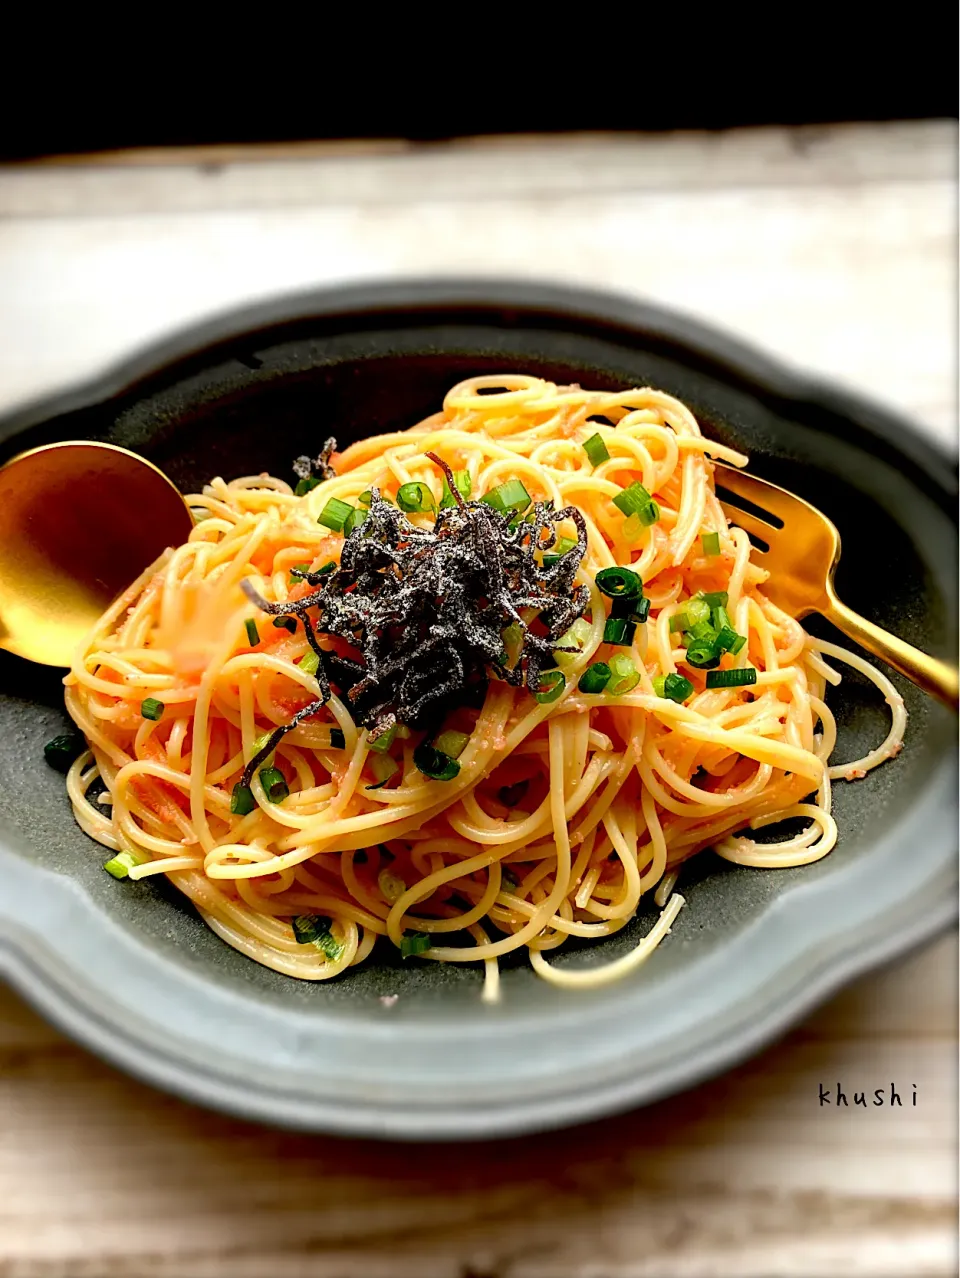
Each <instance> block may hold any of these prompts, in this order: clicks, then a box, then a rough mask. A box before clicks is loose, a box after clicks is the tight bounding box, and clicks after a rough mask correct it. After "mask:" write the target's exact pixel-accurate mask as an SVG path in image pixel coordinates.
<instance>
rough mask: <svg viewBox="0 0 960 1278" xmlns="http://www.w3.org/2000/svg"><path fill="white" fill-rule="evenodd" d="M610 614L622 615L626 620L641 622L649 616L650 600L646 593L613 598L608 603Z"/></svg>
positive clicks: (614, 615) (613, 615)
mask: <svg viewBox="0 0 960 1278" xmlns="http://www.w3.org/2000/svg"><path fill="white" fill-rule="evenodd" d="M610 615H611V616H612V617H623V618H625V619H626V620H627V621H639V622H643V621H646V619H647V618H648V617H649V616H650V600H649V599H648V598H647V597H646V595H640V596H639V597H637V596H636V595H634V596H633V597H632V598H630V599H627V598H621V599H613V600H611V603H610Z"/></svg>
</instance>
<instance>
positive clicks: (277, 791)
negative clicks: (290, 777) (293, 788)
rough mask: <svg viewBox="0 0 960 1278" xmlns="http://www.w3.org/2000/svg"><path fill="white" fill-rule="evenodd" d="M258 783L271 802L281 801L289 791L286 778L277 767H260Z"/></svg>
mask: <svg viewBox="0 0 960 1278" xmlns="http://www.w3.org/2000/svg"><path fill="white" fill-rule="evenodd" d="M259 775H260V784H261V785H262V786H263V792H264V794H265V795H266V796H267V798H268V799H269V800H270V802H271V803H281V802H282V801H283V800H284V799H285V798H286V797H287V795H288V794H289V793H290V787H289V786H288V785H287V778H286V777H285V776H284V775H283V773H282V772H281V771H280V769H279V768H261V769H260V773H259Z"/></svg>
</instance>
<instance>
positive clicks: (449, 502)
mask: <svg viewBox="0 0 960 1278" xmlns="http://www.w3.org/2000/svg"><path fill="white" fill-rule="evenodd" d="M453 484H454V487H455V488H456V490H457V492H458V493H459V494H460V496H461V497H462V498H463V499H464V501H466V500H467V498H468V497H469V496H470V493H471V490H472V488H473V483H472V481H471V479H470V472H469V470H455V471H454V472H453ZM456 504H457V500H456V498H455V497H454V495H453V493H452V492H451V491H450V485H449V484H448V483H447V477H446V475H444V477H443V488H442V490H441V493H440V509H441V510H446V509H447V508H448V507H449V506H455V505H456Z"/></svg>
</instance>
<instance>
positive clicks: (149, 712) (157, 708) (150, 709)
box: [140, 697, 166, 722]
mask: <svg viewBox="0 0 960 1278" xmlns="http://www.w3.org/2000/svg"><path fill="white" fill-rule="evenodd" d="M165 709H166V707H165V706H164V704H163V702H162V701H158V700H157V698H156V697H145V698H144V700H143V701H141V702H140V713H141V714H142V715H143V717H144V718H145V719H153V720H154V722H156V720H157V719H161V718H162V717H163V712H164V710H165Z"/></svg>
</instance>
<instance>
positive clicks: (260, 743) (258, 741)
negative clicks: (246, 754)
mask: <svg viewBox="0 0 960 1278" xmlns="http://www.w3.org/2000/svg"><path fill="white" fill-rule="evenodd" d="M272 735H273V733H272V732H261V733H260V735H259V737H256V738H255V739H254V742H253V748H252V750H251V752H250V758H251V759H255V758H256V757H257V755H258V754H259V753H260V751H261V750H262V749H263V747H264V746H265V745H266V744H267V742H268V741H269V740H270V738H271V736H272ZM274 758H276V751H271V753H270V754H269V755H268V757H267V758H266V759H265V760H264V762H265V763H269V762H270V760H271V759H274Z"/></svg>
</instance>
